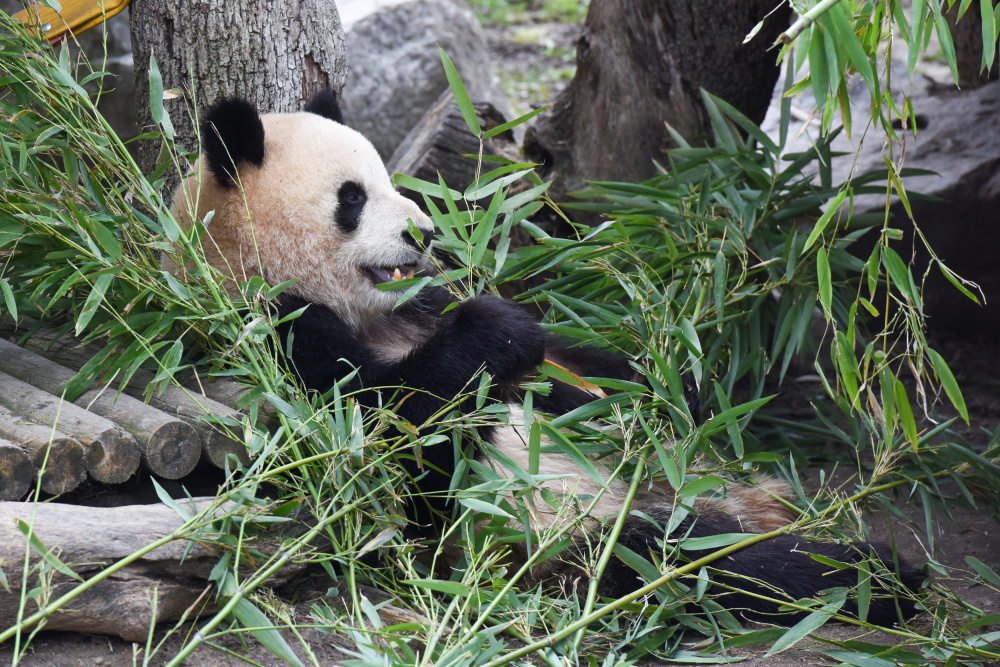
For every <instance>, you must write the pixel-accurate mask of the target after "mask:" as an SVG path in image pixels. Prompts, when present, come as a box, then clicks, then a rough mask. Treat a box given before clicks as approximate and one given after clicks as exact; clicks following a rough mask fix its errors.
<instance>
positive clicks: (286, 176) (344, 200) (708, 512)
mask: <svg viewBox="0 0 1000 667" xmlns="http://www.w3.org/2000/svg"><path fill="white" fill-rule="evenodd" d="M204 127H205V129H204V132H203V135H204V137H203V149H204V155H203V157H202V158H201V161H200V163H199V168H198V170H197V172H196V173H195V174H194V175H193V176H191V177H189V178H188V179H186V181H185V182H184V184H182V186H181V189H180V190H179V191H178V193H177V195H176V197H175V203H174V207H175V213H176V215H177V217H178V219H179V220H181V222H182V223H183V224H185V225H190V224H191V221H192V220H195V219H197V220H201V219H204V217H205V215H206V214H207V213H208V212H209V211H214V212H215V213H214V216H213V218H212V222H211V224H210V225H209V227H208V236H209V237H210V238H209V240H208V241H207V242H206V243H204V247H205V251H206V255H207V256H208V258H209V261H210V262H211V263H212V264H213V265H214V266H216V267H217V268H219V269H220V270H222V271H223V272H224V273H225V274H227V275H230V276H233V277H234V278H236V279H237V280H240V279H246V278H249V277H250V276H252V275H259V276H261V277H263V278H264V280H266V281H267V282H268V283H269V284H272V285H274V284H278V283H281V282H284V281H287V280H290V279H293V278H294V279H298V282H297V283H296V284H295V285H294V286H293V287H291V288H290V289H289V290H288V291H287V292H286V293H285V294H284V295H283V296H282V297H281V299H280V305H279V307H278V308H279V313H278V314H279V315H281V316H284V315H286V314H289V313H291V312H294V311H296V310H299V309H302V308H305V310H304V312H303V313H302V315H301V316H300V317H298V318H297V319H294V320H292V321H290V322H288V323H285V324H283V325H281V326H280V327H279V335H280V337H281V339H282V341H284V342H285V343H287V342H288V341H289V337H290V336H291V340H292V344H291V346H290V349H291V359H290V364H291V366H292V368H293V369H294V371H295V372H296V373H297V374H298V376H299V378H300V379H301V381H302V382H303V384H304V385H305V386H306V387H308V388H309V389H313V390H317V391H320V392H325V391H327V390H329V389H330V388H331V387H332V386H333V384H334V383H336V382H338V381H339V380H341V379H342V378H344V377H345V376H346V375H348V374H349V373H351V372H353V371H355V370H357V375H356V376H355V377H354V379H353V381H352V386H351V387H349V389H351V390H356V391H358V394H357V395H358V397H359V400H360V401H361V402H362V403H363V404H365V403H367V404H368V405H376V404H379V402H380V401H381V399H382V397H381V395H379V394H377V393H376V391H375V388H379V387H399V388H405V389H406V390H407V394H406V399H405V400H401V401H398V402H397V403H396V404H395V405H394V410H395V411H396V413H397V414H398V415H399V416H400V417H402V418H403V419H406V420H407V421H408V422H410V423H411V424H414V425H416V426H420V425H422V424H425V423H427V422H428V421H429V420H431V419H432V418H433V417H434V415H436V414H438V413H439V412H440V411H441V410H442V409H443V408H444V407H446V406H447V405H448V404H450V403H453V402H454V401H456V400H457V399H458V398H459V397H460V396H462V395H464V394H466V393H467V392H468V391H469V390H470V388H471V387H473V386H475V385H474V384H473V382H474V380H476V379H477V378H478V376H479V375H480V374H481V372H482V371H483V370H484V369H485V371H486V372H487V373H489V375H490V377H491V379H492V389H491V394H490V395H491V398H492V399H493V400H496V401H505V402H508V403H511V404H512V405H511V414H512V423H516V422H517V419H518V417H519V414H520V410H519V405H518V404H519V402H520V398H519V389H518V387H519V384H520V382H521V380H522V379H523V378H524V377H525V376H526V375H527V374H530V373H531V372H532V371H533V370H535V369H536V368H537V367H538V366H539V364H541V362H542V361H543V359H544V358H546V357H548V358H550V359H553V360H556V361H557V362H558V363H559V364H560V365H563V366H565V367H567V368H569V369H570V370H573V371H575V372H577V373H578V374H579V375H584V376H600V377H611V378H619V379H635V378H634V371H633V370H632V369H631V368H630V366H629V364H628V363H627V362H626V361H625V360H624V359H621V358H619V357H616V356H613V355H610V354H607V353H604V352H602V351H600V350H594V349H587V348H570V347H567V346H565V345H562V344H560V343H559V341H558V340H556V339H554V338H551V337H548V336H546V334H545V333H544V331H543V330H542V329H541V327H540V326H539V325H538V324H537V323H536V322H535V321H534V320H533V319H532V318H531V317H529V316H528V315H527V314H526V313H525V312H524V311H523V310H522V309H521V308H520V307H519V306H518V305H517V304H515V303H513V302H511V301H506V300H503V299H499V298H496V297H492V296H478V297H475V298H473V299H469V300H467V301H464V302H462V303H460V304H458V305H457V306H455V307H453V308H451V309H449V310H447V311H446V308H447V307H448V306H449V305H451V303H452V301H453V299H452V297H451V296H449V295H448V294H447V293H446V292H445V291H444V290H442V289H440V288H427V289H424V290H423V291H422V292H421V293H420V294H418V295H417V296H416V297H415V298H413V299H412V300H410V301H409V302H408V303H406V304H405V305H404V306H402V307H400V308H398V309H396V310H393V305H394V303H395V302H396V300H397V297H398V293H393V292H392V291H388V292H386V291H380V290H377V289H376V287H375V286H376V284H378V283H384V282H389V281H391V280H393V279H394V278H395V279H398V278H399V277H400V276H401V275H413V274H416V275H422V274H423V275H429V274H431V273H432V272H433V268H432V266H431V264H430V263H429V261H428V258H427V257H426V256H425V255H424V254H423V253H421V251H420V250H419V243H418V242H417V240H416V239H414V238H413V237H412V236H411V229H412V228H411V224H412V225H413V226H415V227H416V228H417V229H418V230H419V231H420V234H421V235H422V236H423V237H424V238H425V239H429V238H431V237H432V235H433V231H434V230H433V226H432V224H431V222H430V220H429V219H428V218H427V217H426V216H425V215H424V214H423V213H422V212H421V211H420V210H419V209H418V207H417V206H416V205H415V204H414V203H412V202H411V201H410V200H408V199H406V198H404V197H403V196H402V195H400V194H399V193H397V192H396V191H395V190H394V189H393V187H392V184H391V182H390V180H389V176H388V174H387V173H386V171H385V168H384V167H383V165H382V162H381V160H380V158H379V156H378V154H377V152H376V151H375V149H374V148H373V147H372V146H371V144H370V143H369V142H368V141H367V140H366V139H365V138H364V137H362V136H361V135H360V134H358V133H357V132H355V131H354V130H351V129H349V128H347V127H346V126H344V125H342V124H341V123H340V111H339V108H338V106H337V103H336V97H335V96H334V95H333V93H331V92H329V91H327V92H325V93H322V94H321V95H319V96H317V97H316V98H314V99H313V100H312V101H311V102H310V103H309V105H307V107H306V110H305V111H303V112H300V113H291V114H265V115H263V116H261V115H259V114H258V112H257V111H256V109H254V108H253V107H252V106H251V105H250V104H249V103H247V102H245V101H242V100H235V99H233V100H223V101H221V102H219V103H217V104H216V105H214V106H213V107H212V108H211V109H210V110H209V111H208V113H207V115H206V118H205V122H204ZM195 202H196V204H195ZM248 211H249V214H250V216H251V217H252V220H253V225H252V227H251V225H250V223H249V219H248V215H247V212H248ZM410 390H415V391H412V392H411V391H410ZM592 398H593V397H592V396H591V395H590V394H588V393H587V392H584V391H582V390H580V389H577V388H574V387H571V386H569V385H565V384H561V383H554V387H553V390H552V392H551V393H550V394H549V396H536V397H535V407H536V408H537V409H540V410H542V411H545V412H550V413H553V414H561V413H565V412H568V411H569V410H572V409H574V408H576V407H578V406H580V405H583V404H585V403H586V402H588V401H589V400H591V399H592ZM463 407H464V406H463V404H462V403H459V409H460V410H461V409H463ZM486 438H487V439H488V440H489V441H490V442H491V443H492V444H493V445H494V446H496V447H497V448H498V449H499V450H500V451H502V452H503V453H504V454H505V455H507V456H509V457H510V458H512V459H514V460H515V461H518V462H520V463H522V464H523V467H524V468H525V469H527V467H528V466H527V453H526V449H525V447H524V444H523V442H522V441H521V440H520V438H519V437H518V435H517V430H516V429H515V428H512V427H511V426H496V427H492V428H491V429H489V432H488V433H487V434H486ZM479 456H480V457H481V456H483V455H482V453H480V454H479ZM422 461H423V464H424V465H423V471H418V470H417V469H416V467H417V466H416V463H415V462H411V463H410V464H408V465H409V467H410V470H409V472H410V473H411V474H414V475H417V474H418V473H421V472H426V474H425V475H424V477H422V478H421V479H420V489H421V491H422V492H424V493H426V494H427V498H428V503H427V504H426V505H421V504H419V503H418V504H416V506H415V508H414V510H413V516H412V517H411V518H412V519H414V521H415V523H418V524H427V523H429V522H430V521H431V520H432V514H433V513H431V512H429V511H428V509H435V510H445V509H447V508H446V506H445V504H444V501H443V500H442V499H443V497H444V495H445V493H444V492H446V491H447V490H448V488H449V484H450V481H451V480H450V474H451V472H452V471H454V469H455V466H456V461H455V460H454V451H453V448H452V446H451V444H450V443H444V444H442V445H439V446H432V447H428V448H425V449H424V450H423V451H422ZM540 469H541V470H542V472H545V473H559V474H569V475H572V478H571V480H570V481H567V480H565V479H564V480H563V481H562V482H561V484H562V485H563V486H562V487H560V488H559V489H557V490H561V491H568V490H570V488H571V487H572V485H575V484H579V485H580V488H579V492H580V493H582V494H590V493H593V492H596V488H595V489H591V490H588V489H587V488H586V487H587V484H592V483H591V482H589V478H587V477H586V476H585V475H581V474H580V471H579V470H578V468H576V466H575V465H573V464H572V462H571V461H570V460H569V459H568V457H565V456H561V455H552V454H545V455H543V460H542V462H541V465H540ZM501 472H502V471H501ZM624 492H625V487H624V485H623V484H622V483H621V482H616V483H615V484H613V485H612V488H611V493H610V494H605V495H604V497H603V498H602V499H601V500H600V502H599V503H598V505H597V507H596V508H595V512H594V517H595V518H596V519H601V518H604V517H610V516H615V515H617V514H618V512H619V510H620V505H619V504H618V503H619V502H620V501H619V500H617V499H620V498H622V497H623V496H624ZM789 496H790V494H789V491H788V489H787V487H786V486H785V485H784V484H783V483H781V482H778V481H777V480H773V479H770V478H760V479H759V480H758V486H757V487H744V486H740V485H730V487H729V488H728V490H727V495H726V497H725V498H724V499H719V500H700V501H699V502H698V504H697V505H696V507H695V510H696V514H695V515H692V516H689V517H687V518H685V519H684V520H683V521H682V522H681V523H680V524H679V526H678V527H677V528H676V529H675V530H676V532H675V533H673V535H689V536H693V537H699V536H708V535H716V534H720V533H740V532H742V533H760V532H767V531H770V530H774V529H777V528H779V527H781V526H784V525H787V524H788V523H790V522H791V520H792V519H793V515H792V514H791V512H790V511H789V510H788V509H787V507H786V506H785V504H783V503H782V502H781V500H779V499H782V500H787V499H788V498H789ZM672 501H673V494H672V491H671V489H670V488H669V487H665V486H664V485H661V486H654V487H653V488H650V489H647V490H645V491H643V492H642V493H641V494H640V497H638V498H637V499H636V501H635V503H634V504H633V507H632V509H638V510H641V511H642V512H643V513H644V514H645V515H646V516H647V517H649V518H651V519H653V521H655V524H658V526H657V525H655V524H654V523H651V522H650V521H649V520H648V519H646V518H642V517H639V516H635V515H630V516H629V517H628V518H627V519H626V522H625V526H624V530H623V531H622V534H621V536H620V538H619V540H618V543H619V544H621V545H622V546H624V547H627V548H628V549H630V550H632V551H634V552H636V553H638V554H640V555H643V556H645V557H650V554H661V553H663V552H664V528H663V527H664V526H666V525H667V523H668V522H669V519H670V514H671V508H672ZM543 509H544V508H543ZM551 519H552V517H550V516H546V514H545V512H544V511H538V513H537V514H536V516H535V517H534V520H535V521H536V522H538V523H544V522H545V521H548V520H551ZM592 529H593V530H594V531H595V532H600V531H601V530H603V528H602V527H601V525H600V524H599V523H597V522H594V523H593V525H592ZM871 551H876V552H882V551H883V550H882V549H875V548H873V547H871V546H870V545H867V544H857V545H853V546H845V545H836V544H829V543H820V542H810V541H807V540H805V539H804V538H802V537H799V536H795V535H786V536H783V537H778V538H776V539H771V540H767V541H764V542H762V543H760V544H757V545H754V546H751V547H748V548H746V549H743V550H741V551H739V552H736V553H734V554H732V555H730V556H728V557H726V558H725V559H723V560H722V561H720V562H718V563H717V566H718V567H719V569H720V570H724V572H720V573H719V574H717V575H716V576H715V577H714V580H715V581H716V582H720V583H722V584H723V586H725V585H726V584H729V585H731V586H733V587H736V588H743V589H745V590H748V591H749V592H751V593H759V594H761V595H766V596H769V597H775V596H776V593H775V590H780V591H783V592H784V594H785V595H787V596H788V597H789V598H790V599H792V600H795V599H801V598H808V597H812V596H815V595H816V594H817V593H819V592H820V591H821V590H824V589H828V588H833V587H837V586H847V587H851V586H854V585H856V584H857V573H856V571H855V570H854V569H851V568H848V569H846V570H841V571H837V570H834V569H833V568H830V567H828V566H826V565H823V564H821V563H820V562H818V561H816V560H815V559H813V558H811V557H810V556H809V555H808V554H809V553H814V554H820V555H822V556H825V557H827V558H832V559H835V560H838V561H842V562H847V563H852V562H857V561H859V560H861V559H862V558H863V557H864V556H865V555H868V554H869V553H870V552H871ZM687 555H688V556H690V557H697V555H698V553H697V552H695V553H691V552H688V553H687ZM885 562H886V563H887V565H888V567H890V568H891V567H892V561H891V559H889V560H886V561H885ZM539 572H541V570H540V571H539ZM557 572H558V568H556V567H553V568H551V569H550V570H549V572H548V573H549V574H550V575H552V574H556V573H557ZM726 572H729V573H730V574H726ZM542 574H544V573H542ZM900 574H901V578H902V581H903V583H904V584H906V585H907V586H909V587H911V588H916V587H917V586H919V585H920V583H921V581H922V579H923V577H922V575H921V574H920V573H919V572H917V571H916V570H914V569H912V568H910V567H909V566H907V565H905V564H903V563H900ZM748 578H750V579H756V580H759V581H760V582H761V583H759V584H758V583H753V582H752V581H749V579H748ZM641 585H643V582H642V581H641V580H640V579H639V578H638V575H637V574H636V573H635V572H634V571H633V570H632V569H631V568H629V567H628V566H627V565H625V564H624V563H623V562H621V561H619V560H618V559H612V562H611V564H610V565H609V569H608V570H607V571H606V573H605V576H604V577H603V578H602V580H601V581H600V582H599V587H598V592H599V593H600V594H601V595H605V596H608V597H620V596H621V595H624V594H626V593H628V592H631V591H633V590H636V589H637V588H638V587H640V586H641ZM876 588H877V587H876ZM720 590H721V589H720ZM881 592H882V593H883V595H882V596H879V597H877V598H874V597H873V599H872V601H871V607H870V609H869V613H868V620H869V621H870V622H873V623H877V624H880V625H887V626H888V625H892V624H894V623H895V622H896V621H897V619H898V615H899V613H902V615H903V616H904V617H907V616H911V615H913V613H915V608H914V605H913V603H912V602H911V601H910V600H909V599H908V598H905V597H900V598H898V599H895V598H893V597H892V596H891V595H889V594H887V593H886V592H885V591H881ZM778 596H779V597H780V595H778ZM719 600H720V602H721V603H722V604H723V605H724V606H726V607H727V608H729V609H731V610H733V611H735V612H736V613H739V614H742V615H743V616H744V617H746V618H754V619H767V620H773V621H776V622H779V623H788V622H790V621H794V620H796V618H798V617H799V616H800V615H783V616H782V615H778V616H773V615H774V614H776V612H777V608H776V605H774V604H773V603H769V602H765V601H761V600H759V599H757V598H755V597H753V596H752V595H746V594H744V593H737V592H730V593H727V594H725V595H723V596H721V597H720V598H719ZM897 606H898V609H897ZM845 610H851V605H850V604H848V605H847V606H845Z"/></svg>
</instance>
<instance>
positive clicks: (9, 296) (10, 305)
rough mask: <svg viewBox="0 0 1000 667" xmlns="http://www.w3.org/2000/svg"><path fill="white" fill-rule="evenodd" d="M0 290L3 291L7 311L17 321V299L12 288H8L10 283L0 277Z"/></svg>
mask: <svg viewBox="0 0 1000 667" xmlns="http://www.w3.org/2000/svg"><path fill="white" fill-rule="evenodd" d="M0 290H2V291H3V300H4V303H6V304H7V312H9V313H10V316H11V317H12V318H13V319H14V321H15V322H16V321H17V299H16V298H15V297H14V290H12V289H11V288H10V283H9V282H7V279H6V278H0Z"/></svg>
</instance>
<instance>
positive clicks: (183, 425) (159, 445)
mask: <svg viewBox="0 0 1000 667" xmlns="http://www.w3.org/2000/svg"><path fill="white" fill-rule="evenodd" d="M0 371H2V372H4V373H6V374H8V375H10V376H11V377H15V378H17V379H18V380H21V381H22V382H27V383H28V384H30V385H32V386H34V387H36V388H38V389H42V390H44V391H46V392H48V393H50V394H55V395H58V394H59V393H60V392H61V391H62V388H63V387H65V386H66V384H67V383H68V382H69V381H70V380H72V379H73V377H74V376H75V375H76V373H74V372H73V371H71V370H70V369H68V368H66V367H64V366H60V365H59V364H57V363H55V362H54V361H49V360H48V359H46V358H44V357H41V356H39V355H37V354H35V353H33V352H30V351H28V350H25V349H24V348H21V347H18V346H17V345H15V344H14V343H11V342H8V341H5V340H0ZM108 389H109V388H108V387H101V388H95V389H90V390H88V391H85V392H84V393H83V394H81V395H80V396H79V397H78V398H77V399H76V400H75V401H73V404H74V405H76V406H78V407H81V408H83V409H85V410H88V411H90V412H92V413H94V414H96V415H98V416H100V417H104V418H106V419H109V420H111V421H112V422H114V423H115V424H117V425H118V426H120V427H122V428H123V429H125V431H127V432H128V433H130V434H131V435H132V436H133V437H134V438H135V439H136V441H137V442H138V444H139V454H140V456H141V460H142V464H143V465H144V466H145V467H146V469H147V470H149V471H150V472H152V473H153V474H155V475H159V476H160V477H163V478H165V479H180V478H181V477H184V476H185V475H187V474H188V473H190V472H191V471H192V470H194V467H195V465H196V464H197V463H198V459H199V458H200V456H201V438H200V437H199V436H198V432H197V431H196V430H195V429H194V427H192V426H191V425H190V424H188V423H187V422H184V421H182V420H180V419H178V418H177V417H172V416H170V415H168V414H166V413H165V412H162V411H160V410H157V409H156V408H153V407H151V406H149V405H146V404H145V403H143V402H142V401H139V400H136V399H135V398H133V397H131V396H127V395H122V396H117V395H116V392H115V391H114V390H108ZM2 400H3V399H2V398H0V401H2Z"/></svg>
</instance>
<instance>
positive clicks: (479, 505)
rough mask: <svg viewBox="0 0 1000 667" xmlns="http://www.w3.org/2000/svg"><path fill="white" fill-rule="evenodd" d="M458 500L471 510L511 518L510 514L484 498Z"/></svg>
mask: <svg viewBox="0 0 1000 667" xmlns="http://www.w3.org/2000/svg"><path fill="white" fill-rule="evenodd" d="M458 502H460V503H461V504H462V505H465V506H466V507H468V508H469V509H470V510H472V511H473V512H480V513H482V514H491V515H493V516H504V517H507V518H508V519H513V518H514V517H512V516H511V515H510V514H508V513H507V512H505V511H503V510H502V509H500V508H499V507H497V506H496V505H494V504H493V503H488V502H486V501H485V500H479V499H478V498H459V499H458Z"/></svg>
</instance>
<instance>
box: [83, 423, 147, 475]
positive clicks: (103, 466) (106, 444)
mask: <svg viewBox="0 0 1000 667" xmlns="http://www.w3.org/2000/svg"><path fill="white" fill-rule="evenodd" d="M139 460H140V456H139V444H138V443H137V442H136V441H135V438H133V437H132V436H131V435H128V434H127V433H123V432H122V431H118V430H117V429H107V430H104V431H101V432H100V433H99V434H98V435H97V436H96V437H94V438H93V439H92V440H91V441H90V451H89V452H88V453H87V472H88V473H89V474H90V476H91V477H93V478H94V479H95V480H97V481H98V482H104V483H105V484H121V483H122V482H125V481H128V479H129V478H130V477H132V475H134V474H135V472H136V470H138V469H139Z"/></svg>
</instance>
